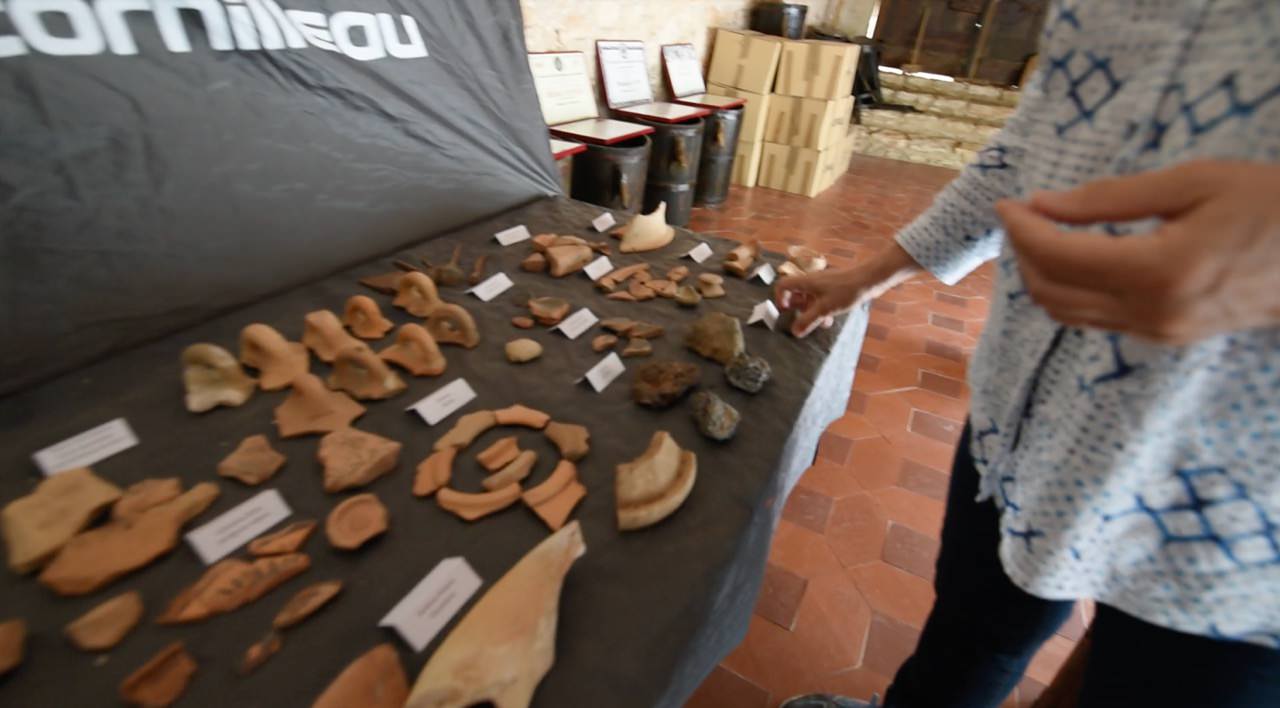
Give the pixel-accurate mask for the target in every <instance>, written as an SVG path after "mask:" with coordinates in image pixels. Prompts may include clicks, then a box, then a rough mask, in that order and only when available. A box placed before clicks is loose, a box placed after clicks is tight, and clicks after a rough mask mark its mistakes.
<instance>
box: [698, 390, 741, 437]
mask: <svg viewBox="0 0 1280 708" xmlns="http://www.w3.org/2000/svg"><path fill="white" fill-rule="evenodd" d="M740 418H741V416H740V415H739V413H738V409H736V408H734V407H733V406H731V405H729V404H728V403H725V402H724V400H723V399H721V398H720V397H719V396H717V395H715V394H714V393H711V392H710V391H699V392H697V393H695V394H693V419H694V420H695V421H697V422H698V431H699V432H700V433H702V434H703V435H705V436H707V437H709V438H711V439H712V440H719V441H722V442H723V441H725V440H728V439H730V438H732V437H733V434H734V433H736V432H738V420H739V419H740Z"/></svg>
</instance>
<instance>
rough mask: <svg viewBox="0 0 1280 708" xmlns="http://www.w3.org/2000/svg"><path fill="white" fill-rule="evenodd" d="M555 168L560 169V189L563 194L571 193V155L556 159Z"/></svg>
mask: <svg viewBox="0 0 1280 708" xmlns="http://www.w3.org/2000/svg"><path fill="white" fill-rule="evenodd" d="M556 169H558V170H559V171H560V189H561V190H563V191H564V193H565V194H573V155H565V156H564V157H562V158H560V159H559V160H556Z"/></svg>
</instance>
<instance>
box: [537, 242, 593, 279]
mask: <svg viewBox="0 0 1280 708" xmlns="http://www.w3.org/2000/svg"><path fill="white" fill-rule="evenodd" d="M593 256H595V252H594V251H592V250H591V248H590V247H589V246H581V245H578V244H564V245H560V246H552V247H551V248H548V249H547V262H548V263H549V264H550V266H551V268H550V272H551V277H553V278H563V277H564V276H566V275H569V274H570V273H576V272H578V271H580V270H582V269H583V268H584V267H586V265H587V264H588V263H590V262H591V258H592V257H593Z"/></svg>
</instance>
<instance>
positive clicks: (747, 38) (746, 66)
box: [707, 27, 782, 93]
mask: <svg viewBox="0 0 1280 708" xmlns="http://www.w3.org/2000/svg"><path fill="white" fill-rule="evenodd" d="M781 53H782V40H781V39H779V38H778V37H773V36H771V35H767V34H761V33H759V32H752V31H750V30H734V29H725V28H723V27H722V28H719V29H717V30H716V43H715V49H714V50H713V51H712V53H711V68H710V69H709V70H708V71H707V83H710V84H720V85H721V86H732V87H734V88H740V89H742V90H744V91H750V92H752V93H772V92H773V80H774V77H775V76H777V73H778V57H779V56H780V55H781ZM707 92H708V93H715V92H714V91H711V90H708V91H707Z"/></svg>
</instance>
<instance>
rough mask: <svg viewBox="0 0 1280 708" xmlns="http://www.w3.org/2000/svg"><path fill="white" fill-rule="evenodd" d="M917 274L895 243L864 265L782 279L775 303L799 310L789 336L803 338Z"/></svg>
mask: <svg viewBox="0 0 1280 708" xmlns="http://www.w3.org/2000/svg"><path fill="white" fill-rule="evenodd" d="M919 270H920V266H919V265H918V264H917V263H916V262H915V261H914V260H913V259H912V258H911V256H910V255H908V254H907V252H906V251H904V250H902V247H901V246H899V245H898V244H897V243H894V244H893V245H892V246H890V247H889V248H888V249H886V250H884V251H882V252H880V253H879V254H877V255H876V256H875V257H873V258H872V259H871V260H870V261H868V262H867V263H866V264H865V265H861V266H856V267H854V268H849V269H847V270H824V271H822V272H820V273H810V274H808V275H801V276H796V277H793V278H783V279H782V280H779V281H778V283H777V285H776V286H774V299H775V300H776V301H777V303H778V307H779V308H781V309H783V310H799V312H798V313H797V314H796V319H795V322H794V323H793V324H792V325H791V333H792V334H794V335H795V336H797V337H804V336H807V335H808V334H809V333H810V332H812V331H813V330H814V329H816V328H817V327H819V326H826V327H830V326H831V323H832V322H833V318H834V317H835V316H836V315H838V314H840V313H842V312H847V311H849V310H851V309H853V308H855V307H857V306H858V305H861V304H862V303H864V302H866V301H867V300H870V299H872V298H875V297H877V296H879V295H880V294H881V293H883V292H884V291H886V290H888V289H889V288H891V287H893V286H895V285H897V284H898V283H901V282H902V281H904V280H906V279H907V278H910V277H911V276H912V275H914V274H915V273H917V272H919Z"/></svg>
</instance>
